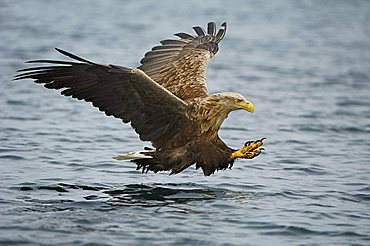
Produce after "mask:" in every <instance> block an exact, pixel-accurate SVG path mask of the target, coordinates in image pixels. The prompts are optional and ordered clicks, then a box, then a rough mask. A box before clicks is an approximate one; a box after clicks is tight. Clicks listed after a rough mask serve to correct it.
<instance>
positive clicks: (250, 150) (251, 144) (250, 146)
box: [230, 138, 266, 160]
mask: <svg viewBox="0 0 370 246" xmlns="http://www.w3.org/2000/svg"><path fill="white" fill-rule="evenodd" d="M265 139H266V138H261V139H259V140H256V141H247V142H246V143H245V144H244V147H243V148H241V149H239V150H237V151H234V152H233V153H232V154H231V156H230V159H232V160H234V159H237V158H243V159H253V158H255V157H256V156H259V155H260V154H261V152H262V151H264V150H265V149H264V148H259V147H260V146H262V145H263V140H265Z"/></svg>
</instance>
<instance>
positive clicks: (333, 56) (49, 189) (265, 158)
mask: <svg viewBox="0 0 370 246" xmlns="http://www.w3.org/2000/svg"><path fill="white" fill-rule="evenodd" d="M211 20H212V21H216V22H217V23H218V24H221V23H222V22H223V21H227V22H228V25H229V29H228V33H227V35H226V37H225V39H224V40H223V42H222V43H221V47H220V52H219V53H218V54H217V56H215V58H214V59H213V60H212V62H211V63H210V66H209V70H208V81H209V90H210V91H211V92H212V93H213V92H220V91H238V92H240V93H241V94H243V95H244V96H245V97H246V98H247V99H249V100H250V101H252V102H254V104H255V108H256V110H255V113H254V114H253V115H251V114H248V113H246V112H233V113H232V114H231V115H230V116H229V118H228V119H227V120H226V121H225V123H224V125H223V128H222V130H221V136H222V138H223V139H224V141H225V142H226V143H228V144H229V145H230V146H232V147H235V148H238V147H241V145H242V144H243V143H244V142H245V141H246V140H253V139H258V138H261V137H267V141H266V146H265V148H266V150H267V151H266V153H265V154H263V155H261V156H259V157H258V158H256V159H254V160H240V161H238V162H236V163H235V165H234V168H233V170H226V171H220V172H217V173H216V174H215V175H213V176H211V177H207V178H206V177H204V176H203V175H202V172H201V171H199V170H198V171H196V170H195V169H194V168H189V169H188V170H186V171H185V172H183V173H181V174H179V175H175V176H169V175H168V173H160V174H153V173H148V174H146V175H142V174H141V173H140V172H138V171H136V170H135V167H134V166H133V164H132V163H130V162H118V161H115V160H113V159H111V157H112V156H114V155H116V154H117V153H122V152H126V151H131V150H140V149H142V148H143V147H144V146H147V145H148V143H143V142H141V141H139V139H138V137H137V135H136V134H135V133H134V131H133V130H132V129H131V128H130V126H129V125H123V124H122V123H121V121H120V120H117V119H114V118H112V117H106V116H105V115H104V114H102V113H100V112H99V111H98V110H97V109H95V108H93V107H92V106H91V105H90V104H87V103H82V102H77V101H75V100H73V99H70V98H64V97H61V96H59V95H58V94H59V93H58V92H56V91H48V90H46V89H44V88H43V87H42V86H38V85H35V84H33V83H32V82H31V81H18V82H12V81H11V78H12V76H13V75H14V73H15V71H16V70H17V69H20V68H22V67H23V66H24V64H23V61H25V60H31V59H44V58H48V59H55V58H60V57H61V56H59V55H58V54H57V53H56V52H54V51H53V48H54V47H59V48H63V49H65V50H68V51H71V52H73V53H76V54H78V55H80V56H82V57H85V58H87V59H90V60H93V61H96V62H99V63H113V64H120V65H127V66H136V65H138V64H139V63H138V61H139V60H140V59H141V57H142V55H143V54H144V53H145V52H146V51H148V50H149V49H150V48H151V47H152V46H154V45H157V44H158V42H159V41H160V40H162V39H165V38H169V37H171V35H172V34H173V33H176V32H182V31H185V32H189V31H191V27H192V26H194V25H203V26H205V25H206V24H207V22H208V21H211ZM369 22H370V3H369V2H368V1H360V0H359V1H324V2H323V1H287V0H285V1H227V2H225V1H186V2H185V1H184V2H174V1H160V2H152V1H140V2H138V1H125V2H122V1H78V2H75V1H37V2H36V1H2V2H1V3H0V35H1V40H2V41H1V42H0V54H1V57H0V71H1V72H0V107H1V116H0V142H1V146H0V163H1V164H0V186H1V189H0V244H2V245H7V244H18V245H26V244H27V245H50V244H53V245H169V244H171V245H174V244H176V245H271V244H272V243H273V244H274V245H330V244H332V245H349V244H353V245H369V243H370V237H369V235H370V222H369V221H370V209H369V208H370V186H369V179H370V151H369V150H370V52H369V50H370V26H369V24H368V23H369Z"/></svg>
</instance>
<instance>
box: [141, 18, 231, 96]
mask: <svg viewBox="0 0 370 246" xmlns="http://www.w3.org/2000/svg"><path fill="white" fill-rule="evenodd" d="M221 27H222V28H221V29H220V30H219V31H218V32H217V34H216V24H215V23H214V22H210V23H208V28H207V32H206V31H205V30H204V29H203V28H201V27H199V26H196V27H193V29H194V30H195V32H196V34H197V36H192V35H190V34H187V33H176V34H175V35H176V36H178V37H179V38H180V39H177V40H172V39H167V40H163V41H161V42H160V43H161V45H159V46H155V47H154V48H152V50H151V51H149V52H147V53H146V54H145V57H144V58H143V59H142V60H141V64H142V65H141V66H139V67H138V68H139V69H141V70H143V71H144V72H145V73H146V74H147V75H148V76H149V77H151V78H152V79H153V80H154V81H156V82H157V83H158V84H160V85H162V86H163V87H165V88H166V89H168V90H169V91H171V92H172V93H173V94H174V95H176V96H177V97H179V98H181V99H182V100H188V99H192V98H196V97H204V96H207V95H208V91H207V86H206V70H207V64H208V61H209V60H210V59H211V58H212V57H213V56H214V55H215V54H216V53H217V51H218V44H219V42H220V41H221V40H222V39H223V37H224V36H225V33H226V22H224V23H222V25H221Z"/></svg>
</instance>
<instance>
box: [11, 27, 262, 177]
mask: <svg viewBox="0 0 370 246" xmlns="http://www.w3.org/2000/svg"><path fill="white" fill-rule="evenodd" d="M193 29H194V30H195V32H196V35H195V36H193V35H190V34H187V33H177V34H175V35H176V36H177V37H179V39H166V40H162V41H161V42H160V43H161V44H160V45H158V46H155V47H153V48H152V49H151V51H149V52H147V53H146V54H145V56H144V58H143V59H142V60H141V65H140V66H139V67H137V68H130V67H124V66H117V65H112V64H109V65H102V64H97V63H94V62H91V61H88V60H86V59H84V58H81V57H79V56H76V55H74V54H71V53H69V52H67V51H64V50H61V49H58V48H56V50H57V51H58V52H60V53H61V54H63V55H65V56H67V57H69V58H71V59H72V61H60V60H33V61H29V62H28V63H32V64H34V63H41V64H44V65H43V66H33V67H29V68H24V69H20V70H18V72H19V74H17V75H16V76H15V78H14V80H20V79H33V80H34V82H35V83H38V84H43V85H44V86H45V87H46V88H48V89H62V92H61V94H62V95H64V96H69V97H73V98H76V99H78V100H84V101H86V102H91V103H92V105H93V106H95V107H97V108H98V109H99V110H100V111H102V112H104V113H105V114H106V115H108V116H114V117H116V118H119V119H121V120H122V121H123V122H124V123H129V122H130V123H131V126H132V128H133V129H134V130H135V131H136V132H137V133H138V134H139V136H140V139H141V140H143V141H150V142H151V143H152V146H153V148H151V149H149V150H146V151H142V152H141V155H140V157H138V158H137V157H135V158H132V161H133V162H135V163H136V164H137V169H138V170H139V169H141V170H142V172H143V173H144V172H148V171H153V172H158V171H171V174H175V173H179V172H181V171H183V170H185V169H186V168H188V167H189V166H191V165H193V164H195V165H196V168H202V170H203V173H204V175H206V176H208V175H211V174H212V173H214V172H215V171H217V170H220V169H226V168H228V167H231V166H232V165H233V163H234V160H235V159H237V158H245V159H251V158H254V157H255V156H257V155H258V154H259V153H261V150H262V148H260V149H258V147H259V146H261V145H262V140H259V141H255V142H253V143H252V142H248V143H247V144H246V145H245V146H244V147H243V148H242V149H240V150H234V149H232V148H230V147H228V146H227V145H226V144H225V143H224V142H223V141H222V140H221V139H220V138H219V136H218V131H219V129H220V127H221V125H222V123H223V121H224V120H225V119H226V118H227V117H228V115H229V113H230V112H231V111H233V110H238V109H244V110H247V111H249V112H253V111H254V106H253V104H252V103H251V102H249V101H247V100H246V99H245V98H244V97H243V96H242V95H240V94H238V93H233V92H224V93H218V94H213V95H209V94H208V90H207V86H206V78H205V75H206V69H207V65H208V61H209V60H210V59H211V58H212V57H213V56H214V55H215V54H216V53H217V51H218V49H219V45H218V44H219V42H220V41H221V40H222V39H223V37H224V36H225V33H226V23H223V24H222V25H221V29H220V30H219V31H218V32H217V33H216V25H215V23H213V22H210V23H208V26H207V31H205V30H204V29H203V28H201V27H199V26H196V27H193ZM116 159H118V160H119V159H121V158H120V157H117V158H116Z"/></svg>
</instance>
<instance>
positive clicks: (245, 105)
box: [237, 100, 254, 113]
mask: <svg viewBox="0 0 370 246" xmlns="http://www.w3.org/2000/svg"><path fill="white" fill-rule="evenodd" d="M237 106H238V108H240V109H245V110H247V111H248V112H251V113H253V112H254V105H253V103H251V102H249V101H247V100H245V101H241V102H240V103H238V104H237Z"/></svg>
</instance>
